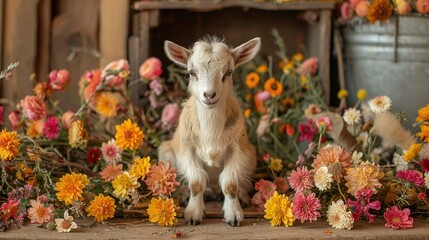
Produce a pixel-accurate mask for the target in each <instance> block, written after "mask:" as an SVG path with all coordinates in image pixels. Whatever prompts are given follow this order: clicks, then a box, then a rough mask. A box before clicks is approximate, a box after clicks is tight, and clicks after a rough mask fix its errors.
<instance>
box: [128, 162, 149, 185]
mask: <svg viewBox="0 0 429 240" xmlns="http://www.w3.org/2000/svg"><path fill="white" fill-rule="evenodd" d="M149 169H150V157H144V158H140V157H137V158H135V159H134V164H133V165H132V166H131V168H130V174H131V175H132V176H134V177H136V178H141V180H144V179H145V177H146V174H147V173H148V172H149Z"/></svg>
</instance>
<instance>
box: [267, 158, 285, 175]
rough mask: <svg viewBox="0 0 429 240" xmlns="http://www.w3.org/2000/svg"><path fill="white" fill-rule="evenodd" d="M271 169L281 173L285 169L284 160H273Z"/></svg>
mask: <svg viewBox="0 0 429 240" xmlns="http://www.w3.org/2000/svg"><path fill="white" fill-rule="evenodd" d="M269 168H270V169H272V170H273V171H276V172H280V171H281V170H282V169H283V164H282V160H280V159H278V158H272V159H271V160H270V166H269Z"/></svg>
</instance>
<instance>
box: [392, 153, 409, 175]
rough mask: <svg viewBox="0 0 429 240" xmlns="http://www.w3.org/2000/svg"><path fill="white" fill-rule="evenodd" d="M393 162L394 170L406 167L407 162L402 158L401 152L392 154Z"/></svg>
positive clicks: (405, 168) (401, 169)
mask: <svg viewBox="0 0 429 240" xmlns="http://www.w3.org/2000/svg"><path fill="white" fill-rule="evenodd" d="M393 163H394V164H395V165H396V171H403V170H407V169H408V163H407V162H406V161H405V160H404V158H403V157H402V155H401V154H397V153H395V154H393Z"/></svg>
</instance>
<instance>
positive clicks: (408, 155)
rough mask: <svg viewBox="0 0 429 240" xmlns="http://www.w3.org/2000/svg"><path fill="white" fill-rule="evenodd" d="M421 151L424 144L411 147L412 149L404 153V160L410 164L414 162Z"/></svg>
mask: <svg viewBox="0 0 429 240" xmlns="http://www.w3.org/2000/svg"><path fill="white" fill-rule="evenodd" d="M420 149H422V144H420V143H417V144H412V145H411V147H410V149H408V150H407V151H406V152H405V153H404V156H403V158H404V160H405V161H406V162H409V161H411V160H413V159H414V158H415V157H417V155H418V154H419V152H420Z"/></svg>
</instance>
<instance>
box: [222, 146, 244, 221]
mask: <svg viewBox="0 0 429 240" xmlns="http://www.w3.org/2000/svg"><path fill="white" fill-rule="evenodd" d="M247 174H248V172H247V167H246V157H245V155H244V154H243V153H242V152H241V151H240V150H238V149H234V150H233V152H232V154H231V157H230V158H228V159H226V162H225V165H224V168H223V171H222V173H221V174H220V177H219V181H220V185H221V187H222V192H223V194H224V195H225V201H224V203H223V209H222V210H223V214H224V218H225V222H226V223H228V224H229V225H231V226H233V227H237V226H240V222H241V220H243V209H242V208H241V206H240V201H239V199H238V194H239V192H238V191H240V183H242V182H243V181H244V180H245V179H246V178H247Z"/></svg>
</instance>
